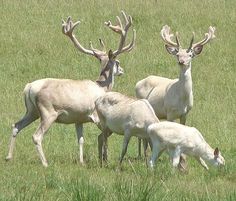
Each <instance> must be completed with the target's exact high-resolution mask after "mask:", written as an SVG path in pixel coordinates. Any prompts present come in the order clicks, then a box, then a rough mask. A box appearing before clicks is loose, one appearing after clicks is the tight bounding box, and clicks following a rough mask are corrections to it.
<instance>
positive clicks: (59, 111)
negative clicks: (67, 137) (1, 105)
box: [6, 11, 136, 167]
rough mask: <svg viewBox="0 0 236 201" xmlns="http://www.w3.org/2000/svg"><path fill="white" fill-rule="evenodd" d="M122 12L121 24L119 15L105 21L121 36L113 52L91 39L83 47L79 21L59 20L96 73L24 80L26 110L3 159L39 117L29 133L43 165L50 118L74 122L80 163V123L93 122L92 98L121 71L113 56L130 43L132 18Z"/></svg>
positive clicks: (81, 158) (112, 82) (123, 50)
mask: <svg viewBox="0 0 236 201" xmlns="http://www.w3.org/2000/svg"><path fill="white" fill-rule="evenodd" d="M122 16H123V18H124V21H125V25H124V28H123V25H122V23H121V20H120V18H119V17H117V19H118V21H119V25H117V26H113V25H112V24H111V22H110V21H109V22H106V23H105V24H106V25H107V26H108V27H109V28H110V29H111V30H113V31H114V32H116V33H118V34H120V37H121V38H120V43H119V47H118V49H117V50H116V51H114V52H112V51H111V50H110V51H109V53H108V54H107V53H106V52H105V51H104V50H103V51H100V50H97V49H94V48H93V47H92V44H91V43H90V45H91V48H90V49H86V48H84V47H83V46H82V45H81V44H80V42H79V41H78V40H77V39H76V37H75V35H74V34H73V30H74V29H75V27H76V26H77V25H78V24H79V23H80V21H77V22H75V23H73V22H72V20H71V18H70V17H69V18H68V19H67V21H66V22H64V21H63V24H62V32H63V33H64V34H65V35H66V36H68V37H69V38H70V39H71V41H72V42H73V43H74V45H75V47H76V48H78V50H79V51H80V52H82V53H85V54H88V55H91V56H94V57H95V58H97V59H98V60H99V61H100V62H101V69H102V70H101V73H100V76H99V78H98V79H97V80H96V81H91V80H70V79H52V78H46V79H41V80H36V81H34V82H32V83H28V84H27V85H26V86H25V89H24V98H25V107H26V114H25V115H24V117H23V118H22V119H21V120H20V121H18V122H16V123H15V124H13V131H12V136H11V140H10V146H9V152H8V156H7V157H6V160H10V159H12V157H13V149H14V145H15V140H16V136H17V134H18V133H19V132H20V131H21V130H22V129H23V128H25V127H26V126H28V125H29V124H31V123H32V122H33V121H35V120H36V119H38V118H40V124H39V127H38V129H37V130H36V132H35V133H34V135H33V142H34V143H35V145H36V149H37V151H38V153H39V156H40V159H41V161H42V164H43V166H45V167H47V166H48V163H47V160H46V158H45V155H44V152H43V148H42V140H43V136H44V134H45V133H46V131H47V130H48V129H49V128H50V126H51V125H52V123H53V122H58V123H64V124H75V127H76V132H77V138H78V142H79V145H80V162H81V163H83V144H84V138H83V123H86V122H94V120H95V119H96V116H94V115H93V114H92V113H93V111H94V108H95V104H94V102H95V100H96V99H97V98H98V97H99V96H101V95H103V94H104V93H105V92H106V91H110V90H111V89H112V86H113V84H114V76H116V75H121V74H123V69H122V68H121V67H120V65H119V61H118V60H115V58H116V57H117V56H118V55H119V54H120V53H122V52H129V51H130V50H132V49H133V47H134V43H135V38H136V33H135V30H134V31H133V39H132V41H131V43H130V44H128V45H127V46H125V39H126V36H127V33H128V30H129V28H130V26H131V25H132V18H131V16H129V17H128V18H127V16H126V14H125V13H124V12H123V11H122ZM100 43H101V45H102V46H103V48H104V43H103V42H102V40H100Z"/></svg>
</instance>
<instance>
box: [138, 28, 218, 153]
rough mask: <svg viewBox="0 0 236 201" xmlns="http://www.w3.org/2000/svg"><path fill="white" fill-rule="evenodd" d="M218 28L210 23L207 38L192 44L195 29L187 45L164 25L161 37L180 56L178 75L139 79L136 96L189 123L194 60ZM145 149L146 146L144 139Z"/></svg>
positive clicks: (166, 116) (161, 112) (171, 117)
mask: <svg viewBox="0 0 236 201" xmlns="http://www.w3.org/2000/svg"><path fill="white" fill-rule="evenodd" d="M214 32H215V28H214V27H212V26H210V27H209V30H208V33H206V34H205V38H204V39H203V40H201V41H200V42H198V43H195V44H193V41H194V33H193V37H192V39H191V42H190V46H189V47H188V48H187V49H183V48H182V47H181V45H180V42H179V39H178V34H177V33H176V42H173V41H172V37H173V36H174V35H173V34H171V33H170V27H169V26H167V25H165V26H163V28H162V30H161V38H162V39H163V41H164V42H165V47H166V50H167V51H168V52H169V53H170V54H172V55H175V56H176V57H177V61H178V64H179V67H180V74H179V78H178V79H168V78H165V77H160V76H154V75H151V76H148V77H147V78H145V79H143V80H140V81H139V82H137V84H136V87H135V91H136V97H138V98H146V99H147V100H148V101H149V102H150V104H151V105H152V107H153V109H154V111H155V113H156V115H157V117H158V118H159V119H167V120H168V121H174V120H176V119H180V123H181V124H185V123H186V115H187V114H188V112H189V111H190V110H191V108H192V107H193V89H192V76H191V61H192V59H193V58H194V57H195V56H196V55H199V54H200V53H201V52H202V49H203V46H204V45H205V44H207V43H208V42H210V41H211V40H212V39H213V38H215V35H214ZM144 144H145V146H144V149H145V147H146V146H147V145H146V143H144ZM140 155H141V140H139V156H140Z"/></svg>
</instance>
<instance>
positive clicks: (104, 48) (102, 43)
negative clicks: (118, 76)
mask: <svg viewBox="0 0 236 201" xmlns="http://www.w3.org/2000/svg"><path fill="white" fill-rule="evenodd" d="M99 42H100V45H101V47H102V51H104V52H106V46H105V44H104V42H103V40H102V39H101V38H99Z"/></svg>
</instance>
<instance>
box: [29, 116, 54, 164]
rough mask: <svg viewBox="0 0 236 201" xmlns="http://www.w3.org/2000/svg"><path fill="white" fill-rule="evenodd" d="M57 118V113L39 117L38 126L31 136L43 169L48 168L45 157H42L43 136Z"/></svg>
mask: <svg viewBox="0 0 236 201" xmlns="http://www.w3.org/2000/svg"><path fill="white" fill-rule="evenodd" d="M57 117H58V114H57V113H54V114H50V115H48V116H43V117H41V122H40V125H39V127H38V129H37V130H36V132H35V133H34V135H33V142H34V144H35V146H36V150H37V152H38V154H39V157H40V159H41V162H42V164H43V166H44V167H47V166H48V162H47V160H46V157H45V155H44V152H43V148H42V140H43V136H44V134H45V133H46V132H47V130H48V129H49V128H50V126H51V125H52V123H53V122H54V121H55V120H56V119H57Z"/></svg>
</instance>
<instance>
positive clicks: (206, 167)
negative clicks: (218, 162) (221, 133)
mask: <svg viewBox="0 0 236 201" xmlns="http://www.w3.org/2000/svg"><path fill="white" fill-rule="evenodd" d="M195 159H196V160H197V161H198V162H199V163H200V164H201V165H202V166H203V167H204V168H205V169H206V170H209V168H208V166H207V164H206V163H205V161H204V160H203V159H202V158H201V157H199V156H196V157H195Z"/></svg>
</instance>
